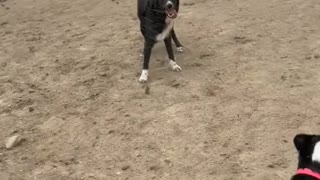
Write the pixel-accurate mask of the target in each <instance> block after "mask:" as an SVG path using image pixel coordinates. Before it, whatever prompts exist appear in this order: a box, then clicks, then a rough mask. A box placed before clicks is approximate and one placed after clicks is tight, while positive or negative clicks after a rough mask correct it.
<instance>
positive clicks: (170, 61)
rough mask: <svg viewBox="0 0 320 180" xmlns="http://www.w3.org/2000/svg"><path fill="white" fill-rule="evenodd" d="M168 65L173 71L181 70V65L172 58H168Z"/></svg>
mask: <svg viewBox="0 0 320 180" xmlns="http://www.w3.org/2000/svg"><path fill="white" fill-rule="evenodd" d="M169 66H170V68H171V70H173V71H182V69H181V67H180V66H179V65H178V64H177V63H176V62H175V61H173V60H171V59H170V60H169Z"/></svg>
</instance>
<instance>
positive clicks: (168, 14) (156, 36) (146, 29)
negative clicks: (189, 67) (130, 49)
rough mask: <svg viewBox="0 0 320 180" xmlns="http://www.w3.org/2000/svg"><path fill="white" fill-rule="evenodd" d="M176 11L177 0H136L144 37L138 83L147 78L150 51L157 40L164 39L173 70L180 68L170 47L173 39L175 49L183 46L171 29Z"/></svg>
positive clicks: (180, 50) (180, 48)
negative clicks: (141, 68) (141, 65)
mask: <svg viewBox="0 0 320 180" xmlns="http://www.w3.org/2000/svg"><path fill="white" fill-rule="evenodd" d="M178 12H179V0H138V18H139V21H140V31H141V33H142V35H143V37H144V51H143V70H142V73H141V76H140V78H139V82H140V83H145V82H147V80H148V75H149V74H148V70H149V62H150V57H151V51H152V48H153V47H154V45H155V43H157V42H161V41H164V43H165V46H166V49H167V53H168V56H169V66H170V68H171V69H172V70H174V71H181V70H182V69H181V67H180V66H179V65H178V64H177V63H176V61H175V58H174V54H173V49H172V39H173V41H174V43H175V45H176V47H177V50H178V51H179V52H183V46H182V44H181V43H180V42H179V40H178V38H177V36H176V34H175V31H174V29H173V24H174V20H175V19H176V17H177V16H178Z"/></svg>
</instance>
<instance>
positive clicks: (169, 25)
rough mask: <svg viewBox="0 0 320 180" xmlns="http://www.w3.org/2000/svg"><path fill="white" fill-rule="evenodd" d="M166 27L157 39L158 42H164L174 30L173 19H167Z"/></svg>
mask: <svg viewBox="0 0 320 180" xmlns="http://www.w3.org/2000/svg"><path fill="white" fill-rule="evenodd" d="M166 24H167V25H166V27H165V28H164V30H163V31H162V33H160V34H158V35H157V37H156V39H157V41H163V40H164V39H165V38H166V37H168V35H169V34H170V32H171V30H172V28H173V19H171V18H167V19H166Z"/></svg>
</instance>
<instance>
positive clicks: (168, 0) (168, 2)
mask: <svg viewBox="0 0 320 180" xmlns="http://www.w3.org/2000/svg"><path fill="white" fill-rule="evenodd" d="M159 2H160V5H161V7H162V8H163V9H164V10H165V12H166V14H167V17H169V18H172V19H174V18H176V17H177V16H178V10H179V0H159Z"/></svg>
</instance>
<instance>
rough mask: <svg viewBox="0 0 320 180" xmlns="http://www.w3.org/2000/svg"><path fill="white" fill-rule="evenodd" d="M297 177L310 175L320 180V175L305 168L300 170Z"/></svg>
mask: <svg viewBox="0 0 320 180" xmlns="http://www.w3.org/2000/svg"><path fill="white" fill-rule="evenodd" d="M297 175H308V176H311V177H314V178H317V179H320V174H319V173H316V172H313V171H312V170H311V169H308V168H304V169H298V170H297Z"/></svg>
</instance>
